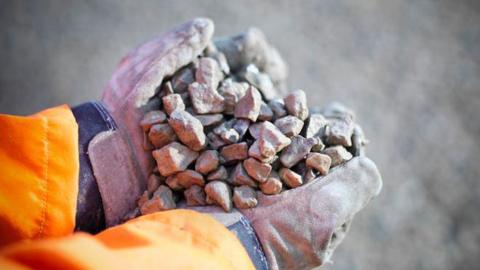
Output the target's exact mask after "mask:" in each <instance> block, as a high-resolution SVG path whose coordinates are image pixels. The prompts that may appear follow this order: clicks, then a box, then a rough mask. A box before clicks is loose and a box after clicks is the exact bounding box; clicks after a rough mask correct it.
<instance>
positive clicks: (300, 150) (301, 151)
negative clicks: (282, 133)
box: [280, 135, 317, 168]
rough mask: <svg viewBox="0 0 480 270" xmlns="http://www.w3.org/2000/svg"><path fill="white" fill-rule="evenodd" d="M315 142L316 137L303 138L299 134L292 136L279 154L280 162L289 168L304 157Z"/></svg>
mask: <svg viewBox="0 0 480 270" xmlns="http://www.w3.org/2000/svg"><path fill="white" fill-rule="evenodd" d="M315 144H317V139H316V138H304V137H302V136H300V135H297V136H294V137H292V143H291V144H290V145H289V146H287V148H285V149H284V150H283V152H282V154H281V155H280V162H281V163H282V165H283V166H284V167H287V168H291V167H292V166H294V165H295V164H297V163H298V162H299V161H300V160H302V159H303V158H305V156H306V155H307V154H308V153H309V152H310V150H311V149H312V147H313V146H314V145H315Z"/></svg>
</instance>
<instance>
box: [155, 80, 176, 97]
mask: <svg viewBox="0 0 480 270" xmlns="http://www.w3.org/2000/svg"><path fill="white" fill-rule="evenodd" d="M174 93H175V92H174V91H173V87H172V83H171V82H170V81H166V82H164V83H163V84H162V86H161V89H160V91H159V93H158V97H160V98H163V97H164V96H168V95H172V94H174Z"/></svg>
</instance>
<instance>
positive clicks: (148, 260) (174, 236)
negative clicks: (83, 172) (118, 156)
mask: <svg viewBox="0 0 480 270" xmlns="http://www.w3.org/2000/svg"><path fill="white" fill-rule="evenodd" d="M8 267H10V268H8ZM7 268H8V269H173V270H175V269H255V268H254V266H253V264H252V262H251V261H250V259H249V257H248V254H247V252H246V251H245V249H244V248H243V246H242V244H241V243H240V241H239V240H238V239H237V238H236V237H235V235H234V234H233V233H232V232H230V231H229V230H228V229H227V228H226V227H224V226H223V225H222V224H220V223H219V222H218V221H216V220H215V219H213V218H212V217H210V216H208V215H205V214H200V213H198V212H195V211H191V210H181V209H179V210H171V211H165V212H157V213H154V214H150V215H146V216H142V217H139V218H136V219H134V220H131V221H129V222H127V223H124V224H122V225H119V226H116V227H112V228H109V229H107V230H105V231H103V232H101V233H100V234H97V235H96V236H92V235H90V234H86V233H75V234H74V235H72V236H69V237H64V238H60V239H50V240H38V241H35V242H32V243H19V244H16V245H13V246H9V247H7V248H5V249H4V250H2V251H0V269H7Z"/></svg>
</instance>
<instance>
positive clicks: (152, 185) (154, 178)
mask: <svg viewBox="0 0 480 270" xmlns="http://www.w3.org/2000/svg"><path fill="white" fill-rule="evenodd" d="M164 182H165V178H163V177H161V176H158V175H155V174H151V175H150V176H149V177H148V179H147V191H148V192H149V193H150V194H151V193H153V192H155V190H157V188H158V187H159V186H160V185H161V184H163V183H164Z"/></svg>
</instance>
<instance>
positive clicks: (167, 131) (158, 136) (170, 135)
mask: <svg viewBox="0 0 480 270" xmlns="http://www.w3.org/2000/svg"><path fill="white" fill-rule="evenodd" d="M176 139H177V135H176V134H175V132H174V131H173V129H172V127H171V126H170V125H169V124H156V125H153V126H152V127H151V128H150V131H149V132H148V140H149V141H150V143H151V144H152V145H153V146H155V148H157V149H158V148H162V147H163V146H165V145H167V144H169V143H171V142H173V141H175V140H176Z"/></svg>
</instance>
